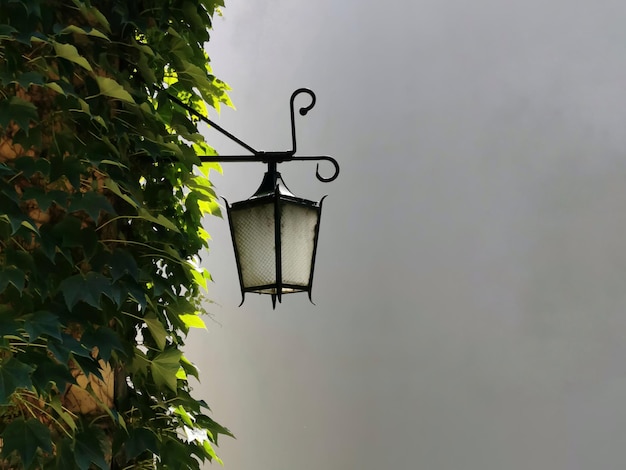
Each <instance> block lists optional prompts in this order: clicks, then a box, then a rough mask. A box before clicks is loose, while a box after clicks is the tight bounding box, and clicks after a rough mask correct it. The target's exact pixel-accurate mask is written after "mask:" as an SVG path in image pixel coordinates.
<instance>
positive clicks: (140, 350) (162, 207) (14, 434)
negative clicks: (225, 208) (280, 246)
mask: <svg viewBox="0 0 626 470" xmlns="http://www.w3.org/2000/svg"><path fill="white" fill-rule="evenodd" d="M221 6H223V5H222V3H221V0H132V1H128V0H0V207H1V208H2V209H1V210H0V437H1V438H2V441H1V452H0V468H62V469H70V470H71V469H74V468H79V469H82V470H86V469H88V468H102V469H104V468H120V469H121V468H162V469H187V468H199V467H200V464H201V462H203V461H205V460H212V459H216V458H217V457H216V455H215V453H214V449H213V446H212V444H215V443H217V438H218V435H219V434H228V435H229V434H230V433H229V431H228V430H227V429H225V428H224V427H222V426H220V425H219V424H218V423H216V422H214V421H213V420H212V419H211V418H210V417H209V416H208V407H207V405H206V404H205V403H204V402H203V401H198V400H196V399H194V398H193V397H192V395H191V388H190V386H189V383H188V380H187V378H188V376H194V377H197V376H198V370H197V369H196V367H195V366H194V365H193V364H191V363H190V362H189V361H188V360H187V359H186V358H185V356H184V355H183V353H182V350H181V348H182V346H183V344H184V340H185V336H186V334H187V332H188V330H189V328H192V327H203V326H204V323H203V321H202V319H201V318H200V316H199V315H200V314H201V313H202V306H201V300H202V298H201V297H202V288H203V287H204V288H206V283H207V281H208V280H209V279H210V276H209V274H208V273H207V272H206V271H205V270H204V269H202V268H200V267H199V266H198V253H199V251H200V250H201V249H203V248H205V247H207V241H208V239H209V236H208V234H207V233H206V232H205V231H204V229H203V228H202V227H201V225H200V222H201V218H202V217H203V215H205V214H207V213H212V214H216V213H218V212H219V208H218V205H217V203H216V198H215V194H214V192H213V190H212V187H211V184H210V183H209V181H208V173H209V170H210V168H209V166H207V165H201V163H200V161H199V159H198V157H197V155H198V154H211V153H213V149H211V148H210V147H209V146H208V145H207V144H206V143H205V142H204V139H203V137H202V136H201V135H200V134H199V133H198V129H197V120H195V119H194V118H193V117H192V116H190V115H189V113H187V112H186V111H185V110H184V109H182V108H181V107H178V106H176V105H175V104H173V103H172V102H171V101H170V100H168V98H167V94H172V95H174V96H176V97H177V98H179V99H181V100H183V101H184V102H185V103H186V104H188V105H190V106H191V107H193V109H195V110H197V111H198V112H200V113H203V114H206V113H207V108H206V104H208V105H210V106H212V107H214V108H216V109H217V110H219V106H220V104H225V105H230V101H229V98H228V95H227V90H228V87H227V86H226V84H225V83H223V82H222V81H220V80H219V79H217V78H216V77H215V76H214V75H213V74H212V72H211V69H210V67H209V65H208V57H207V55H206V53H205V51H204V44H205V43H206V42H207V41H208V40H209V30H210V29H211V22H212V18H213V15H215V14H219V8H220V7H221ZM213 168H217V169H219V167H216V166H214V167H213ZM198 170H200V171H198Z"/></svg>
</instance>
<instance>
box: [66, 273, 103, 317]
mask: <svg viewBox="0 0 626 470" xmlns="http://www.w3.org/2000/svg"><path fill="white" fill-rule="evenodd" d="M59 289H60V290H61V292H62V293H63V297H64V298H65V303H66V304H67V308H69V309H70V310H72V309H73V308H74V307H75V306H76V304H77V303H78V302H81V301H82V302H85V303H87V304H89V305H91V306H92V307H95V308H101V305H100V296H101V295H102V294H104V295H106V296H107V297H109V298H110V299H111V300H113V293H112V289H111V281H110V279H107V278H106V277H104V276H103V275H102V274H98V273H94V272H89V273H87V275H86V276H83V275H82V274H76V275H75V276H70V277H68V278H65V279H63V281H61V284H60V285H59Z"/></svg>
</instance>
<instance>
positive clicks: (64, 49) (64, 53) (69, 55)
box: [52, 41, 93, 72]
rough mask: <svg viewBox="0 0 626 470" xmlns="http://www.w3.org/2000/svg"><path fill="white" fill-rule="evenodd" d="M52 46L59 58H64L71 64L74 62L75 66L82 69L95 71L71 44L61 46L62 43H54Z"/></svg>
mask: <svg viewBox="0 0 626 470" xmlns="http://www.w3.org/2000/svg"><path fill="white" fill-rule="evenodd" d="M52 45H53V46H54V52H56V55H57V56H58V57H62V58H64V59H66V60H69V61H70V62H74V63H75V64H78V65H80V66H81V67H83V68H85V69H87V70H89V71H90V72H92V71H93V69H92V68H91V65H89V62H87V59H85V58H84V57H83V56H82V55H80V54H79V53H78V49H76V46H73V45H71V44H61V43H60V42H56V41H53V42H52Z"/></svg>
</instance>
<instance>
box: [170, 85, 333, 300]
mask: <svg viewBox="0 0 626 470" xmlns="http://www.w3.org/2000/svg"><path fill="white" fill-rule="evenodd" d="M302 93H304V94H307V95H309V97H310V98H311V102H310V104H309V105H308V106H304V107H301V108H300V109H299V113H300V115H302V116H304V115H306V114H307V113H308V112H309V111H310V110H311V109H312V108H313V106H315V101H316V98H315V93H313V91H311V90H309V89H308V88H299V89H298V90H296V91H294V92H293V93H292V95H291V99H290V101H289V106H290V111H291V136H292V144H293V148H292V149H291V150H288V151H279V152H264V151H259V150H255V149H254V148H252V147H251V146H249V145H248V144H246V143H245V142H243V141H242V140H240V139H238V138H237V137H235V136H234V135H232V134H231V133H230V132H228V131H226V130H225V129H223V128H222V127H220V126H218V125H217V124H216V123H214V122H213V121H211V120H210V119H208V118H206V117H204V116H202V115H201V114H199V113H197V112H196V111H195V110H193V108H191V107H189V106H187V105H186V104H185V103H183V102H182V101H180V100H178V99H177V98H175V97H173V96H171V95H169V97H170V98H171V100H172V101H174V102H175V103H177V104H178V105H180V106H182V107H184V108H185V109H186V110H187V111H189V112H190V113H193V114H194V115H195V116H197V117H198V118H199V119H202V120H203V121H205V122H206V123H207V124H209V125H210V126H212V127H213V128H214V129H216V130H217V131H219V132H220V133H222V134H223V135H225V136H226V137H228V138H229V139H231V140H232V141H234V142H236V143H237V144H239V145H241V146H242V147H244V148H245V149H246V150H248V151H249V152H251V153H252V155H243V156H242V155H224V156H218V157H216V156H212V155H201V156H200V157H199V158H200V160H201V161H203V162H262V163H267V172H266V173H265V175H264V177H263V181H262V182H261V185H260V186H259V188H258V189H257V190H256V192H255V193H254V194H253V195H252V196H251V197H250V198H249V199H246V200H245V201H239V202H235V203H233V204H232V205H229V203H228V201H226V208H227V212H228V221H229V224H230V230H231V236H232V240H233V247H234V251H235V259H236V262H237V272H238V275H239V285H240V287H241V295H242V300H241V304H240V306H241V305H242V304H243V302H244V300H245V295H246V293H247V292H255V293H257V294H269V295H270V296H271V297H272V306H273V307H274V308H276V301H277V300H278V302H280V301H281V299H282V295H283V294H291V293H295V292H307V293H308V295H309V300H311V289H312V285H313V272H314V268H315V254H316V251H317V239H318V234H319V226H320V216H321V213H322V202H323V200H324V198H322V200H321V201H320V202H315V201H310V200H308V199H303V198H300V197H298V196H295V195H294V194H293V193H292V192H291V191H290V190H289V189H288V188H287V186H286V185H285V183H284V181H283V179H282V177H281V175H280V173H279V172H278V169H277V167H278V163H283V162H289V161H294V160H298V161H306V160H314V161H320V160H325V161H328V162H330V163H332V164H333V166H334V173H333V174H332V175H331V176H330V177H327V178H325V177H323V176H321V175H320V173H319V164H318V168H317V169H316V176H317V179H318V180H320V181H322V182H329V181H333V180H335V179H336V178H337V176H338V175H339V164H338V163H337V161H336V160H335V159H334V158H332V157H330V156H327V155H323V156H295V153H296V128H295V116H294V101H295V98H296V97H297V96H298V95H299V94H302ZM324 197H326V196H324ZM311 302H312V300H311Z"/></svg>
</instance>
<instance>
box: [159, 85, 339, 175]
mask: <svg viewBox="0 0 626 470" xmlns="http://www.w3.org/2000/svg"><path fill="white" fill-rule="evenodd" d="M166 93H167V91H166ZM302 93H305V94H307V95H309V97H310V98H311V103H310V104H309V105H308V106H302V107H301V108H300V109H299V111H298V112H299V114H300V115H301V116H306V115H307V113H308V112H309V111H310V110H311V109H313V107H314V106H315V102H316V101H317V99H316V97H315V93H313V91H312V90H310V89H308V88H298V89H297V90H296V91H294V92H293V93H292V94H291V98H290V100H289V109H290V111H291V142H292V149H291V150H285V151H270V152H266V151H263V150H256V149H255V148H254V147H252V146H250V145H248V144H246V143H245V142H244V141H243V140H241V139H239V138H238V137H236V136H234V135H233V134H231V133H230V132H228V131H227V130H226V129H224V128H223V127H221V126H220V125H218V124H216V123H215V122H213V121H212V120H211V119H209V118H207V117H206V116H203V115H202V114H200V113H199V112H198V111H196V110H195V109H193V108H192V107H191V106H189V105H188V104H186V103H184V102H183V101H181V100H179V99H178V98H176V97H175V96H172V95H171V94H169V93H167V96H168V99H169V100H170V101H172V102H173V103H176V104H177V105H178V106H180V107H182V108H184V109H185V110H186V111H187V112H189V113H191V114H193V115H194V116H195V117H197V118H198V119H200V120H201V121H203V122H205V123H206V124H208V125H209V126H211V127H212V128H213V129H215V130H216V131H218V132H219V133H220V134H222V135H224V136H226V137H228V138H229V139H230V140H232V141H233V142H235V143H236V144H238V145H240V146H241V147H243V148H245V149H246V150H248V151H249V152H250V153H252V155H218V156H215V155H198V157H199V158H200V160H201V161H203V162H215V163H226V162H257V163H267V164H268V171H271V168H272V165H273V168H274V169H275V168H276V167H275V165H276V164H278V163H284V162H293V161H318V162H319V161H327V162H330V163H331V164H332V165H333V167H334V173H333V174H332V175H331V176H329V177H323V176H322V175H320V172H319V163H318V164H317V168H316V169H315V176H316V177H317V179H318V180H320V181H322V182H324V183H329V182H331V181H334V180H336V179H337V177H338V176H339V163H337V160H335V159H334V158H333V157H331V156H329V155H316V156H309V155H307V156H296V149H297V146H296V123H295V113H294V102H295V100H296V97H297V96H298V95H300V94H302Z"/></svg>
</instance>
